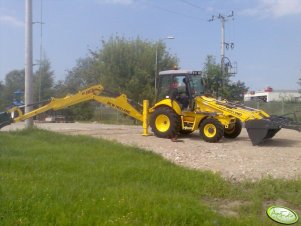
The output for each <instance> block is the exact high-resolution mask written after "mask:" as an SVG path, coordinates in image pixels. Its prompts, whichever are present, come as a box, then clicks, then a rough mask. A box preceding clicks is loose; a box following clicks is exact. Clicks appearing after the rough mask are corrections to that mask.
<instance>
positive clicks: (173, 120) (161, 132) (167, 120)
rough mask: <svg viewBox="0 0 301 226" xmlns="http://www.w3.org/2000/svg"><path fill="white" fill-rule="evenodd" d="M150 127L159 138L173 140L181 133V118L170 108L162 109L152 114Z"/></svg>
mask: <svg viewBox="0 0 301 226" xmlns="http://www.w3.org/2000/svg"><path fill="white" fill-rule="evenodd" d="M150 126H151V128H152V131H153V133H154V134H155V135H156V136H157V137H161V138H173V137H175V136H176V135H177V134H178V133H179V131H180V117H179V116H178V115H177V114H176V113H175V112H174V110H173V109H171V108H170V107H160V108H157V109H155V111H154V112H153V113H152V115H151V119H150Z"/></svg>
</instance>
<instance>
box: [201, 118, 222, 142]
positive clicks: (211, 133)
mask: <svg viewBox="0 0 301 226" xmlns="http://www.w3.org/2000/svg"><path fill="white" fill-rule="evenodd" d="M199 128H200V135H201V137H202V138H203V140H205V141H206V142H209V143H217V142H219V141H220V139H221V138H222V137H223V135H224V127H223V125H222V124H221V123H220V122H219V121H218V120H217V119H215V118H206V119H204V120H203V121H202V122H201V124H200V127H199Z"/></svg>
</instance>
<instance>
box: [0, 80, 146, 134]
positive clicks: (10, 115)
mask: <svg viewBox="0 0 301 226" xmlns="http://www.w3.org/2000/svg"><path fill="white" fill-rule="evenodd" d="M105 93H106V91H105V90H104V88H103V86H102V85H100V84H99V85H94V86H91V87H89V88H87V89H84V90H82V91H79V92H78V93H76V94H73V95H67V96H65V97H63V98H51V99H50V100H49V102H48V103H47V104H45V105H44V106H42V107H39V108H37V109H34V110H32V111H30V112H28V113H25V114H23V112H22V110H21V109H20V107H13V108H11V109H9V110H7V111H6V112H3V113H0V129H1V128H2V127H4V126H6V125H9V124H11V123H14V122H20V121H24V120H26V119H29V118H32V117H34V116H36V115H39V114H41V113H43V112H46V111H48V110H55V111H56V110H60V109H63V108H67V107H69V106H72V105H76V104H79V103H82V102H85V101H90V100H95V101H96V102H99V103H101V104H104V105H106V106H109V107H111V108H113V109H115V110H118V111H120V112H122V113H124V114H127V115H128V116H130V117H132V118H135V119H137V120H139V121H143V116H142V113H140V112H139V110H137V109H136V108H135V107H133V104H131V103H132V101H131V100H130V99H128V98H127V96H126V95H125V94H120V95H119V96H116V97H112V96H106V95H105ZM101 94H104V95H101Z"/></svg>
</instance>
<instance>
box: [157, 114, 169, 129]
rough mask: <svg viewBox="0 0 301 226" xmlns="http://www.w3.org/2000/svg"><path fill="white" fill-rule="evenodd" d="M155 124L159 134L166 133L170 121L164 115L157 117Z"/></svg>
mask: <svg viewBox="0 0 301 226" xmlns="http://www.w3.org/2000/svg"><path fill="white" fill-rule="evenodd" d="M155 124H156V128H157V130H159V131H160V132H166V131H167V130H168V129H169V127H170V120H169V118H168V117H167V116H166V115H158V117H157V118H156V121H155Z"/></svg>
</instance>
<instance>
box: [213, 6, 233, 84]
mask: <svg viewBox="0 0 301 226" xmlns="http://www.w3.org/2000/svg"><path fill="white" fill-rule="evenodd" d="M233 16H234V12H233V11H232V12H231V14H229V15H227V16H225V15H223V14H219V15H218V16H212V18H211V19H209V20H208V21H209V22H212V21H214V20H215V19H219V20H220V21H221V75H222V81H221V82H222V87H223V85H224V76H225V58H226V56H225V46H226V47H227V49H228V48H229V47H231V49H233V48H234V43H233V42H231V43H227V42H225V22H226V21H227V20H228V18H230V17H233Z"/></svg>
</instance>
